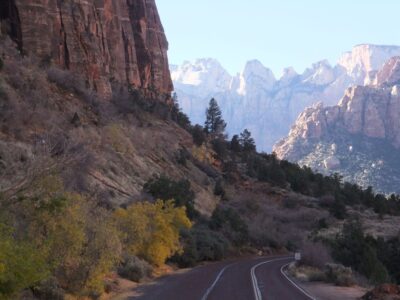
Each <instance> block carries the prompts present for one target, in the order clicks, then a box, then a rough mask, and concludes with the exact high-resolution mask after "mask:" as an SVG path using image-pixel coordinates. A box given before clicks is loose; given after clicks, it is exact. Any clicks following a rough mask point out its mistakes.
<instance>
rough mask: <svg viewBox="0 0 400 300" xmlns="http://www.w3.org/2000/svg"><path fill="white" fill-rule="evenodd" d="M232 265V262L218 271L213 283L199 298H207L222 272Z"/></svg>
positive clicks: (203, 299) (204, 299) (202, 299)
mask: <svg viewBox="0 0 400 300" xmlns="http://www.w3.org/2000/svg"><path fill="white" fill-rule="evenodd" d="M232 265H234V264H230V265H227V266H225V267H224V268H222V270H221V271H220V272H219V273H218V275H217V278H215V280H214V282H213V284H212V285H211V286H210V287H209V288H208V289H207V291H206V293H205V294H204V296H203V297H202V298H201V300H207V298H208V296H209V295H210V293H211V292H212V290H213V289H214V287H215V286H216V285H217V283H218V281H219V280H220V278H221V276H222V274H224V272H225V270H226V269H227V268H228V267H230V266H232Z"/></svg>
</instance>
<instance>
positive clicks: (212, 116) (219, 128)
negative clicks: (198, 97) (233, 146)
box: [204, 98, 226, 135]
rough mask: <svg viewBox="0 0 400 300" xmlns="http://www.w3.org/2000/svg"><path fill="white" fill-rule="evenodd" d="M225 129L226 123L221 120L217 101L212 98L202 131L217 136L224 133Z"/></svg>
mask: <svg viewBox="0 0 400 300" xmlns="http://www.w3.org/2000/svg"><path fill="white" fill-rule="evenodd" d="M225 127H226V123H225V121H224V120H223V119H222V112H221V109H220V108H219V106H218V103H217V101H216V100H215V99H214V98H212V99H211V100H210V103H209V105H208V108H207V110H206V122H205V123H204V129H205V131H206V132H207V133H211V134H214V135H219V134H223V133H224V131H225Z"/></svg>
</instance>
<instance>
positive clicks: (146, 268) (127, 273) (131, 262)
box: [118, 256, 152, 282]
mask: <svg viewBox="0 0 400 300" xmlns="http://www.w3.org/2000/svg"><path fill="white" fill-rule="evenodd" d="M151 273H152V267H151V266H150V264H148V263H147V262H146V261H144V260H142V259H140V258H138V257H136V256H127V257H125V259H124V261H123V262H122V264H121V266H120V267H119V268H118V274H119V275H120V276H121V277H123V278H126V279H129V280H131V281H135V282H140V281H141V280H142V279H143V278H146V277H149V276H151Z"/></svg>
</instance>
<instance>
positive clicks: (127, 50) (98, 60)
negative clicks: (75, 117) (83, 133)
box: [0, 0, 172, 95]
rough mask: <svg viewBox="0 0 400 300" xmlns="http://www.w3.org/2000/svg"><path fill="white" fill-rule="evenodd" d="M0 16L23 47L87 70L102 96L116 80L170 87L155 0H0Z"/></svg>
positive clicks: (82, 71)
mask: <svg viewBox="0 0 400 300" xmlns="http://www.w3.org/2000/svg"><path fill="white" fill-rule="evenodd" d="M0 19H1V20H2V31H3V32H4V31H5V30H7V31H8V33H9V34H10V35H11V36H12V38H13V39H14V40H15V41H16V42H17V43H18V46H19V48H20V50H22V51H23V52H25V53H35V54H36V55H38V56H39V57H41V58H42V59H44V60H50V61H51V62H53V63H55V64H57V65H59V66H61V67H63V68H65V69H69V70H71V71H74V72H78V73H80V74H84V75H85V77H86V78H87V82H88V85H90V87H92V88H93V89H95V90H97V91H98V92H99V94H101V95H109V94H110V93H111V83H112V82H113V81H116V82H120V83H124V84H131V85H132V86H134V87H136V88H140V89H148V90H151V91H156V92H158V93H169V92H170V91H171V90H172V82H171V78H170V73H169V67H168V58H167V49H168V42H167V40H166V37H165V34H164V30H163V27H162V24H161V21H160V18H159V15H158V12H157V7H156V4H155V0H86V1H78V0H63V1H61V0H2V1H1V3H0ZM5 23H7V26H5V25H4V24H5ZM4 28H6V29H4Z"/></svg>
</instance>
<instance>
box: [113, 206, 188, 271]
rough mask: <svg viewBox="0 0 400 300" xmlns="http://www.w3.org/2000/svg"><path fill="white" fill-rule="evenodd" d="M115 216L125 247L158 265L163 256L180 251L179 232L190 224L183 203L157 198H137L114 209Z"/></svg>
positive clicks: (165, 257)
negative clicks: (131, 202) (135, 201)
mask: <svg viewBox="0 0 400 300" xmlns="http://www.w3.org/2000/svg"><path fill="white" fill-rule="evenodd" d="M115 220H116V222H117V224H118V228H119V230H120V231H121V234H122V240H123V244H124V245H125V248H126V249H125V250H126V251H127V252H128V253H130V254H132V255H137V256H139V257H142V258H143V259H145V260H147V261H149V262H150V263H152V264H154V265H156V266H161V265H163V264H164V263H165V261H166V260H167V258H169V257H171V256H172V255H174V254H175V253H179V252H180V251H182V247H181V244H180V242H179V232H180V230H181V229H183V228H190V227H191V226H192V224H191V222H190V220H189V219H188V217H187V216H186V209H185V208H184V207H175V206H174V202H173V201H172V200H170V201H166V202H164V201H161V200H158V201H157V202H156V203H149V202H141V203H136V204H133V205H131V206H129V207H128V208H127V209H118V210H117V211H116V212H115Z"/></svg>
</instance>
